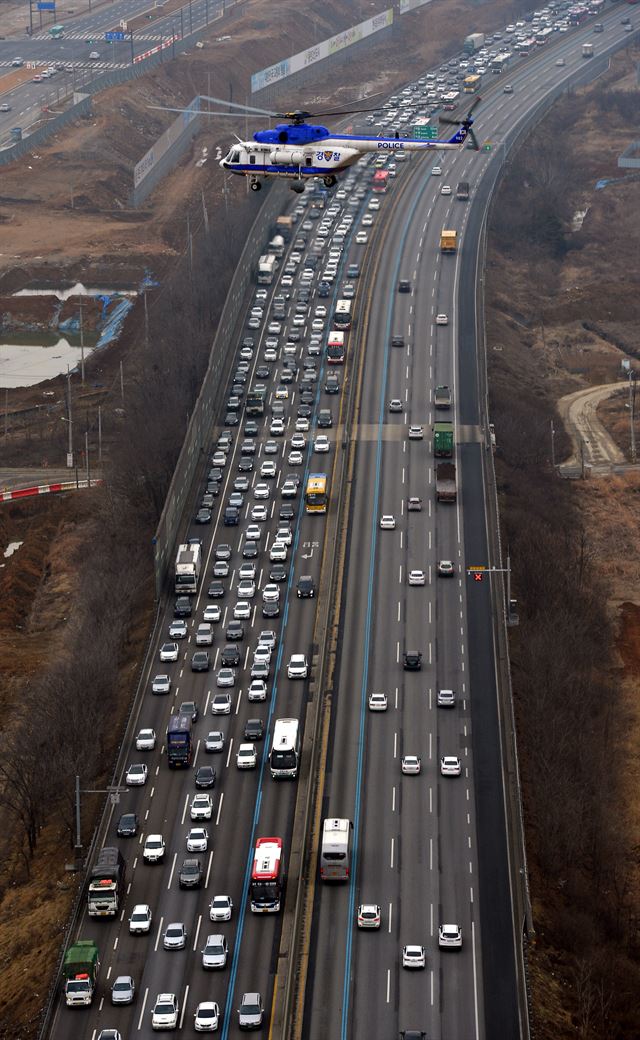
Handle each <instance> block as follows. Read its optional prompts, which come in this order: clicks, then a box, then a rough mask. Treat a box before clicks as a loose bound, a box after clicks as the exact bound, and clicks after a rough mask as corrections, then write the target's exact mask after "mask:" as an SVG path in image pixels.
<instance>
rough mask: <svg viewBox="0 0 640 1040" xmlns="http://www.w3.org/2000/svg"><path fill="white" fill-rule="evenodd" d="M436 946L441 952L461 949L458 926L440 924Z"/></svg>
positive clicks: (460, 934)
mask: <svg viewBox="0 0 640 1040" xmlns="http://www.w3.org/2000/svg"><path fill="white" fill-rule="evenodd" d="M438 946H439V947H440V949H441V950H461V949H462V928H461V927H460V925H459V924H441V925H440V927H439V928H438Z"/></svg>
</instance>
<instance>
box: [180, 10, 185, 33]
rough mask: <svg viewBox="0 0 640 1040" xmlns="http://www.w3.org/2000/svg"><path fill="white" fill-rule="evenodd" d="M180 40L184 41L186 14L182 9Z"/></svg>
mask: <svg viewBox="0 0 640 1040" xmlns="http://www.w3.org/2000/svg"><path fill="white" fill-rule="evenodd" d="M180 39H181V40H184V12H183V10H182V8H180Z"/></svg>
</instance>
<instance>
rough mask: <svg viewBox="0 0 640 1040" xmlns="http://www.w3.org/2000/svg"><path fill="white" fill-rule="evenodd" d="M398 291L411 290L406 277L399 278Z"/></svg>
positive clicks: (405, 291)
mask: <svg viewBox="0 0 640 1040" xmlns="http://www.w3.org/2000/svg"><path fill="white" fill-rule="evenodd" d="M398 292H402V293H407V292H411V282H410V281H409V279H408V278H401V279H400V281H399V282H398Z"/></svg>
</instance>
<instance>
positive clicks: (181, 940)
mask: <svg viewBox="0 0 640 1040" xmlns="http://www.w3.org/2000/svg"><path fill="white" fill-rule="evenodd" d="M162 945H163V947H164V949H165V950H184V948H185V946H186V945H187V929H186V928H185V926H184V925H183V923H182V921H177V922H176V923H175V924H168V925H167V930H166V931H165V933H164V935H163V936H162Z"/></svg>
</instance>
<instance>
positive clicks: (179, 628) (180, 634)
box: [169, 620, 189, 640]
mask: <svg viewBox="0 0 640 1040" xmlns="http://www.w3.org/2000/svg"><path fill="white" fill-rule="evenodd" d="M188 633H189V629H188V628H187V623H186V621H183V620H179V621H172V622H171V624H170V625H169V639H172V640H174V639H186V637H187V635H188Z"/></svg>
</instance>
